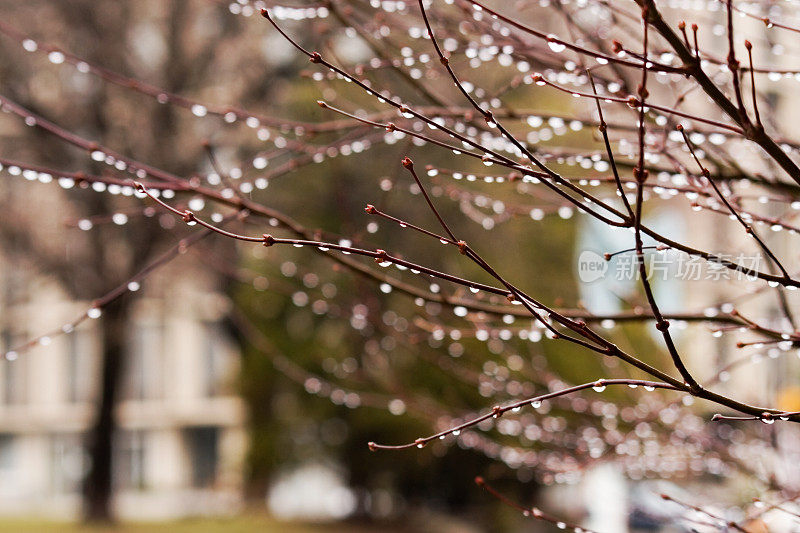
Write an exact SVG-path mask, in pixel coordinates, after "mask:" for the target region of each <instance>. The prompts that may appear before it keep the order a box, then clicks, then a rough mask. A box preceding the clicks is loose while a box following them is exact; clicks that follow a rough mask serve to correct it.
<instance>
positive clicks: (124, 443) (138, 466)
mask: <svg viewBox="0 0 800 533" xmlns="http://www.w3.org/2000/svg"><path fill="white" fill-rule="evenodd" d="M144 437H145V435H144V432H143V431H140V430H134V431H127V430H122V431H120V433H119V434H118V435H117V437H116V439H115V444H116V446H115V447H114V450H115V455H116V464H117V467H116V468H115V471H114V473H115V478H116V479H115V484H116V486H117V487H118V488H120V489H128V490H143V489H145V487H146V479H145V473H144V472H145V460H146V453H145V452H146V450H145V438H144Z"/></svg>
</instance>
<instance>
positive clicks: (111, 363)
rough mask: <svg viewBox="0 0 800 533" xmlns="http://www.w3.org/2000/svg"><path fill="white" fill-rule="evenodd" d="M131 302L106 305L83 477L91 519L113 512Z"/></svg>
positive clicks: (110, 516)
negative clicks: (115, 446)
mask: <svg viewBox="0 0 800 533" xmlns="http://www.w3.org/2000/svg"><path fill="white" fill-rule="evenodd" d="M129 315H130V302H129V301H127V299H126V298H121V299H118V300H116V301H114V302H112V303H110V304H109V305H108V306H107V307H105V308H104V309H103V316H102V318H101V328H102V332H103V352H102V358H101V362H100V365H101V368H100V373H101V381H100V391H99V393H100V397H99V398H98V402H99V404H98V406H97V411H96V417H95V420H94V425H93V426H92V428H91V430H90V432H89V435H88V442H87V447H88V452H89V454H88V455H89V461H90V465H89V471H88V473H87V474H86V477H85V478H84V481H83V502H84V517H85V519H86V520H87V521H89V522H111V521H113V518H114V516H113V512H112V509H111V503H112V502H111V499H112V496H113V486H112V474H113V471H114V469H113V438H114V433H115V430H116V426H117V424H116V420H115V418H114V407H115V405H116V398H117V394H118V392H119V384H120V381H121V377H122V369H123V366H124V356H125V338H126V333H127V326H128V318H129Z"/></svg>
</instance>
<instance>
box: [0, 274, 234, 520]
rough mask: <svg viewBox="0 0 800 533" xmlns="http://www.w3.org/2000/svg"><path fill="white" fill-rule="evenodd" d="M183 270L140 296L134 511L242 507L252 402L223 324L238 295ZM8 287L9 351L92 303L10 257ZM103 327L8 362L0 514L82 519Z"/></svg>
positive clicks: (130, 464) (120, 480)
mask: <svg viewBox="0 0 800 533" xmlns="http://www.w3.org/2000/svg"><path fill="white" fill-rule="evenodd" d="M185 274H186V273H185V271H183V272H182V273H181V274H180V275H178V274H177V273H172V274H170V273H168V272H159V273H157V274H156V275H155V276H153V281H152V283H151V282H150V281H149V280H148V281H147V282H145V283H144V284H143V285H145V286H146V287H142V291H145V288H147V289H148V290H147V291H145V294H142V295H141V296H140V297H139V298H138V300H137V301H136V303H135V308H134V309H135V311H134V320H133V321H132V323H131V325H130V335H129V341H128V350H127V351H128V353H127V356H126V364H125V367H124V370H123V374H124V377H123V386H122V390H121V391H120V397H119V398H118V402H117V408H116V418H117V422H118V424H119V430H118V432H117V434H116V435H115V439H114V485H115V498H114V507H115V511H116V513H117V515H118V516H119V517H120V518H123V519H124V518H137V519H148V518H152V519H158V518H168V517H175V516H186V515H194V514H205V513H214V514H220V513H222V514H224V513H226V512H233V511H235V510H236V509H238V507H239V505H240V503H241V489H242V481H243V469H242V463H243V459H244V453H245V449H246V433H245V428H244V422H245V414H244V413H245V408H244V405H243V403H242V401H241V399H240V398H239V397H238V396H237V395H236V393H235V390H236V387H235V379H236V378H237V375H238V367H239V354H238V352H237V349H236V348H235V345H234V344H233V342H232V341H231V339H230V338H229V337H228V336H227V335H226V333H225V331H224V328H223V327H222V323H221V319H222V316H223V313H224V309H225V301H226V300H225V299H224V298H223V297H222V296H221V295H220V294H219V293H217V292H214V291H213V290H210V289H209V287H208V285H209V284H208V283H206V284H204V283H203V281H202V280H201V279H200V278H199V277H197V276H195V277H192V276H186V275H185ZM162 276H163V277H162ZM153 285H155V288H154V290H152V291H151V290H150V289H151V288H153ZM204 285H205V286H204ZM150 292H152V293H153V294H152V295H151V294H150ZM0 295H1V296H2V301H1V302H0V306H1V309H0V313H1V314H0V333H1V334H2V347H3V349H4V350H8V349H10V348H11V347H14V346H16V345H18V344H19V343H20V342H23V341H26V340H27V339H29V338H31V337H35V336H36V335H39V334H41V333H42V332H44V331H50V330H52V329H53V328H57V327H59V326H60V325H61V324H65V323H67V322H69V321H70V320H72V319H74V318H75V317H76V316H78V315H79V314H80V313H82V312H84V311H86V309H87V308H88V307H90V306H89V305H88V304H87V303H82V304H81V303H75V302H72V301H70V300H69V298H67V297H66V296H65V295H63V294H62V293H61V291H59V289H58V286H57V284H55V283H53V282H51V281H48V280H47V279H41V278H35V279H33V280H32V279H30V277H29V276H28V274H27V273H25V272H23V271H22V270H21V269H13V268H10V267H9V265H8V264H7V263H6V264H4V263H3V262H2V261H0ZM98 320H102V317H100V318H99V319H98ZM97 323H98V322H97V321H95V320H89V321H87V322H84V323H83V324H81V325H79V326H78V327H77V328H76V329H75V331H74V332H73V333H70V334H67V335H59V336H54V337H53V338H52V339H48V338H45V339H43V342H41V343H40V346H37V347H36V348H34V349H32V350H30V351H26V352H24V353H20V354H19V355H18V357H17V358H16V359H15V360H3V361H2V362H0V514H6V515H34V514H35V515H37V516H51V517H53V518H71V517H76V516H79V515H80V513H81V479H82V477H83V475H84V473H85V471H86V466H87V461H88V458H87V456H86V451H85V447H84V440H85V435H86V431H87V430H88V428H89V427H90V426H91V423H92V418H93V416H94V415H95V412H96V409H95V402H96V399H97V397H98V390H97V388H98V381H99V379H98V371H99V370H98V364H99V358H100V353H99V350H100V342H99V341H100V339H99V335H100V331H99V328H98V327H96V325H97Z"/></svg>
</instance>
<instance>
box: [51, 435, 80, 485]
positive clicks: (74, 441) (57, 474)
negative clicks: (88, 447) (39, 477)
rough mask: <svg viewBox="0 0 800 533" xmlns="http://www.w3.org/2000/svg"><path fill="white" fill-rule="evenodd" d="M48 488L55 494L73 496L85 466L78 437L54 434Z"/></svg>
mask: <svg viewBox="0 0 800 533" xmlns="http://www.w3.org/2000/svg"><path fill="white" fill-rule="evenodd" d="M50 463H51V467H50V473H51V481H50V486H51V489H52V491H53V493H55V494H75V493H77V492H78V490H79V489H80V484H81V478H82V477H83V474H84V468H85V465H86V462H85V458H84V452H83V447H82V446H81V438H80V435H77V434H74V433H71V434H56V435H53V437H52V439H51V444H50Z"/></svg>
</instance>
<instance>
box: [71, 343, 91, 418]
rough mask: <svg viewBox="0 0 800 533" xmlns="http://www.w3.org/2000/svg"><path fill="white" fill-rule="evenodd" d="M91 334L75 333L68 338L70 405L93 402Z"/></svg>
mask: <svg viewBox="0 0 800 533" xmlns="http://www.w3.org/2000/svg"><path fill="white" fill-rule="evenodd" d="M92 370H93V369H92V343H91V337H90V333H89V332H86V331H74V332H72V334H70V335H68V336H67V372H66V375H67V383H66V397H67V401H68V402H69V403H83V402H88V401H90V400H91V394H90V393H91V389H92V383H93V381H94V380H93V377H94V376H93V375H92Z"/></svg>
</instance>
